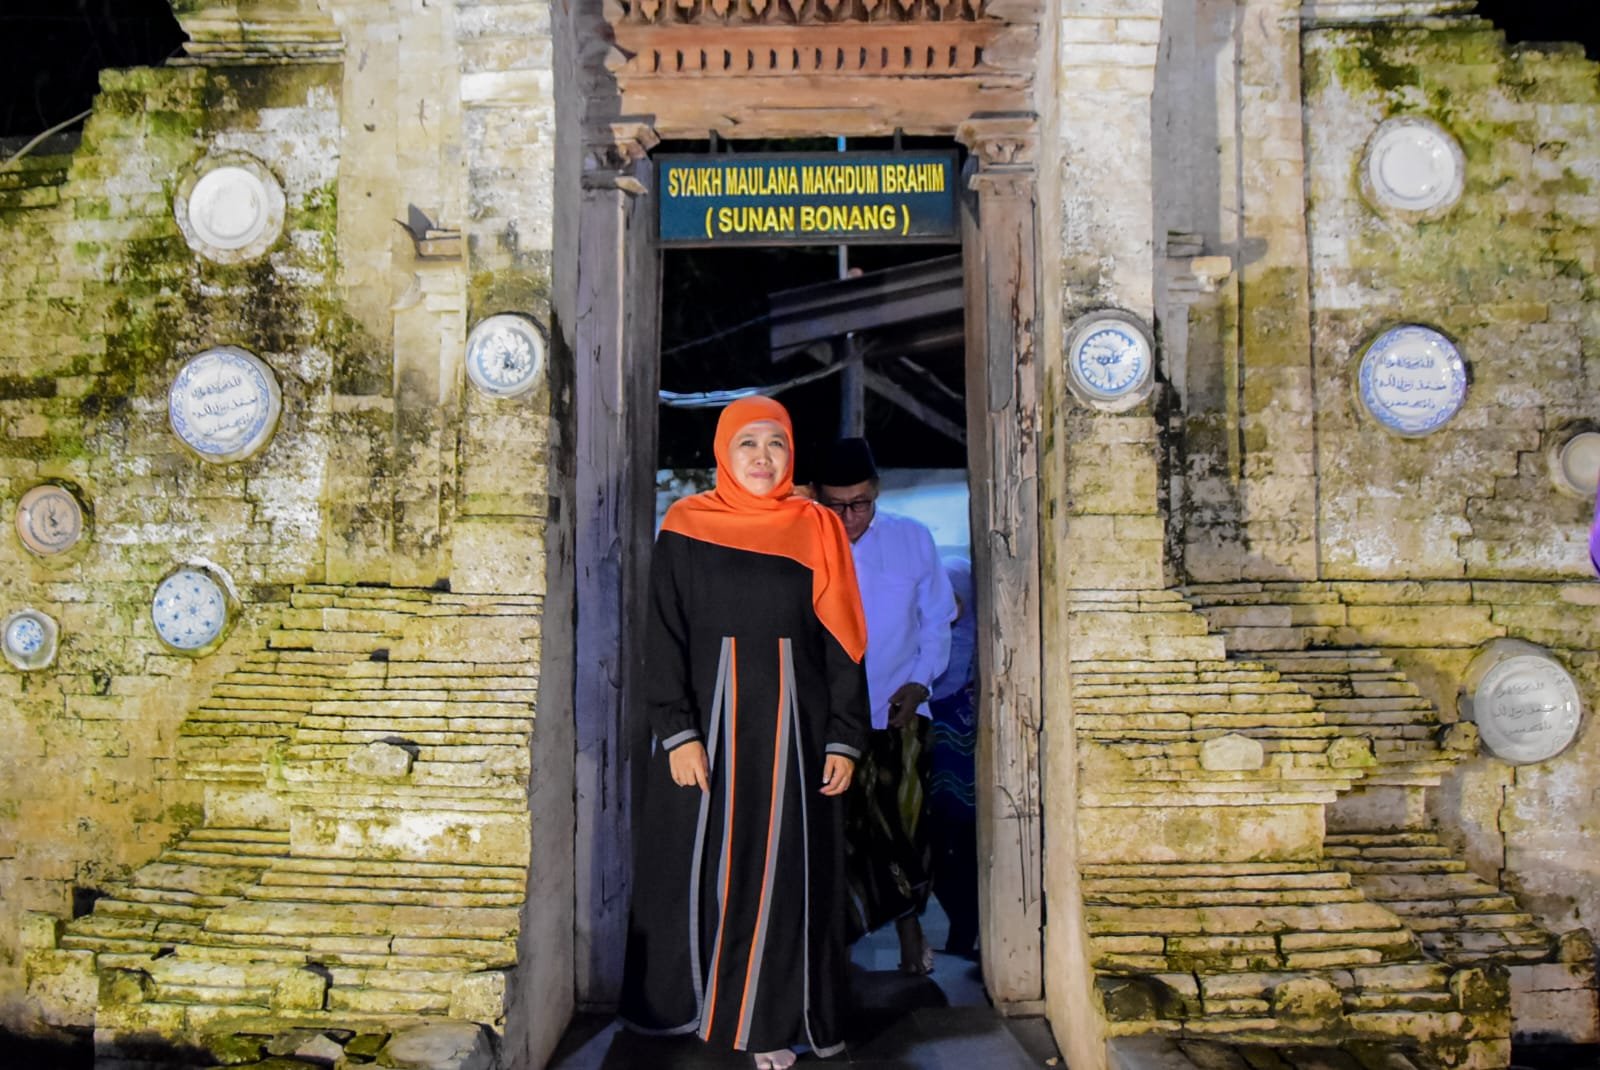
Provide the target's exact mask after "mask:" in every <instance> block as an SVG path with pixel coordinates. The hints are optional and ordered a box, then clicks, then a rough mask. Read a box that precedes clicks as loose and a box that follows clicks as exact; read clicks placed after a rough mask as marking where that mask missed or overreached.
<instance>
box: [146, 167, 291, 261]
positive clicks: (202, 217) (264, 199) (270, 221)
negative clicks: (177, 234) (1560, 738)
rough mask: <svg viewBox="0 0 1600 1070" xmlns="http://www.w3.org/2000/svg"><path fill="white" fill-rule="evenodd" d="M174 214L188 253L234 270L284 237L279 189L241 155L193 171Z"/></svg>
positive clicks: (175, 202)
mask: <svg viewBox="0 0 1600 1070" xmlns="http://www.w3.org/2000/svg"><path fill="white" fill-rule="evenodd" d="M172 213H173V216H174V218H176V219H177V221H178V229H180V230H181V231H183V236H184V240H186V241H187V242H188V243H189V248H191V249H193V250H194V251H195V252H197V253H199V254H200V255H201V256H203V257H205V258H206V259H208V260H215V261H217V262H218V263H223V264H236V263H240V262H242V261H245V260H253V259H255V258H256V257H258V256H260V255H261V254H262V253H265V252H266V251H267V250H268V249H270V248H271V247H272V246H273V244H274V243H275V242H276V241H277V240H278V235H279V234H280V233H282V231H283V213H284V196H283V187H282V186H280V185H279V184H278V180H277V178H276V177H275V176H274V175H273V174H272V172H271V171H270V170H268V169H267V166H266V165H265V164H264V163H262V162H261V161H260V160H257V159H256V158H255V157H253V156H249V155H247V154H245V153H241V152H228V153H220V154H217V155H214V156H210V157H207V158H206V159H204V160H202V161H200V162H199V163H198V164H196V165H195V166H194V167H192V168H191V169H190V170H189V171H188V172H187V173H186V174H185V175H184V177H183V179H182V181H180V183H179V185H178V192H177V196H176V197H175V198H174V199H173V202H172Z"/></svg>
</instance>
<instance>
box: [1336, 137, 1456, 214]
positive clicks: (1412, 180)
mask: <svg viewBox="0 0 1600 1070" xmlns="http://www.w3.org/2000/svg"><path fill="white" fill-rule="evenodd" d="M1466 171H1467V160H1466V155H1465V154H1464V153H1463V152H1462V151H1461V143H1460V142H1458V141H1457V140H1456V139H1455V138H1454V137H1452V136H1451V134H1450V132H1449V131H1447V130H1445V128H1444V127H1442V126H1440V125H1439V124H1438V123H1436V122H1434V121H1433V120H1432V119H1427V118H1424V117H1422V116H1420V115H1403V116H1397V117H1395V118H1393V119H1385V120H1384V121H1383V122H1382V123H1379V124H1378V128H1377V129H1376V130H1374V131H1373V132H1372V136H1371V137H1370V138H1368V139H1367V145H1366V149H1365V151H1364V152H1363V154H1362V157H1361V178H1360V181H1361V192H1362V194H1363V195H1364V196H1365V197H1366V199H1367V203H1369V204H1371V205H1372V206H1373V207H1374V208H1376V209H1378V210H1379V211H1380V212H1393V213H1399V214H1402V215H1406V216H1411V217H1415V218H1419V219H1430V218H1434V217H1436V216H1440V215H1443V214H1444V213H1446V212H1448V211H1449V210H1450V209H1451V208H1453V207H1455V204H1456V202H1457V201H1459V200H1460V199H1461V194H1462V191H1463V190H1464V189H1465V188H1466Z"/></svg>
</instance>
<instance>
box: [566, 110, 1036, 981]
mask: <svg viewBox="0 0 1600 1070" xmlns="http://www.w3.org/2000/svg"><path fill="white" fill-rule="evenodd" d="M954 132H955V133H956V135H957V137H958V139H959V140H960V141H961V143H962V144H964V145H965V146H966V147H967V149H968V150H969V152H970V154H971V158H970V160H969V163H968V167H967V173H966V178H967V187H968V190H969V194H968V195H967V196H966V197H965V198H964V210H963V211H964V217H965V219H964V226H963V242H962V250H963V260H964V268H965V278H966V323H967V326H966V331H967V340H968V343H967V405H968V436H967V437H968V451H969V452H968V457H969V460H968V481H969V487H970V489H971V501H972V515H971V521H972V555H973V569H974V579H975V582H976V583H977V585H978V587H977V589H978V590H979V591H980V592H986V597H985V596H980V597H981V598H984V608H983V610H982V616H981V617H980V621H979V650H978V664H979V671H980V674H981V678H982V687H981V689H980V692H979V696H978V714H979V746H978V781H979V784H980V791H979V799H978V821H979V858H980V866H979V871H980V878H981V879H980V903H981V907H980V909H981V915H982V928H981V935H980V940H981V944H982V956H983V973H984V979H985V983H986V984H987V985H988V988H989V992H990V995H991V997H992V998H993V999H994V1000H995V1002H996V1003H997V1004H998V1005H1000V1006H1002V1007H1004V1008H1006V1009H1009V1010H1011V1011H1014V1012H1017V1013H1042V1011H1043V995H1044V976H1043V946H1042V944H1043V917H1044V914H1043V888H1044V875H1043V870H1042V859H1043V850H1042V846H1043V845H1042V835H1041V830H1042V785H1041V781H1040V775H1039V753H1040V751H1039V731H1040V726H1041V723H1042V720H1041V716H1042V707H1041V694H1042V672H1043V665H1042V643H1041V620H1040V605H1041V573H1040V556H1039V539H1040V526H1039V519H1040V509H1041V502H1040V498H1039V494H1040V486H1041V484H1040V480H1039V478H1038V476H1039V472H1038V463H1039V461H1038V458H1039V450H1040V442H1039V428H1040V427H1041V426H1042V419H1041V414H1040V411H1039V402H1040V396H1041V395H1040V382H1039V371H1038V366H1037V363H1036V361H1035V359H1034V358H1035V354H1036V353H1037V351H1038V346H1037V331H1038V322H1039V318H1038V314H1037V310H1038V308H1039V294H1038V279H1039V265H1038V251H1037V233H1038V196H1037V189H1038V181H1037V172H1036V165H1035V159H1036V149H1037V145H1038V143H1039V137H1038V120H1037V117H1036V116H1035V115H1033V114H1032V113H1005V114H985V115H977V116H972V117H970V118H969V119H967V120H966V121H965V122H963V123H962V124H961V125H960V127H959V130H956V131H954ZM747 136H751V137H758V136H761V132H760V131H754V130H752V131H748V132H747ZM780 136H793V134H792V131H788V132H785V134H784V135H780ZM656 140H657V139H656V135H655V132H654V130H653V128H652V126H651V123H650V122H649V121H648V120H620V121H618V122H614V123H611V124H608V125H607V126H606V127H604V128H601V129H597V130H596V131H594V132H593V133H592V135H591V139H590V145H589V153H588V161H587V164H588V165H587V169H586V171H585V176H584V184H583V185H584V188H583V209H582V214H581V215H580V218H579V233H578V248H579V265H580V266H579V294H580V298H579V304H578V321H577V323H576V325H575V333H576V337H577V345H576V347H575V350H576V351H575V353H574V359H575V360H576V362H577V367H576V369H575V373H576V379H577V389H576V391H575V397H574V410H575V411H574V423H575V425H576V447H577V450H578V457H577V493H576V500H577V503H578V505H577V509H578V513H577V517H576V525H577V538H576V555H577V560H576V573H577V622H576V623H577V635H578V641H577V643H576V652H577V664H576V666H575V678H576V693H575V703H574V709H575V712H576V716H577V720H578V731H577V735H578V788H577V809H578V815H577V828H576V836H577V842H576V857H577V867H578V874H577V885H576V897H577V901H576V903H575V928H576V933H575V940H576V948H575V951H576V961H577V967H576V975H575V978H574V981H575V984H576V987H577V998H578V1002H579V1004H580V1006H588V1007H604V1006H613V1005H615V1003H616V998H617V994H618V992H619V991H620V987H621V972H622V952H623V947H624V941H625V938H626V924H627V909H628V894H629V889H630V880H629V873H628V865H629V858H628V852H629V847H630V837H629V834H628V830H629V827H630V823H629V812H628V810H629V803H630V799H631V796H632V781H633V772H632V771H631V769H630V763H629V754H628V746H627V744H628V742H629V741H630V740H629V736H628V730H629V729H628V725H629V719H628V718H627V717H626V716H625V712H626V711H627V709H628V708H629V705H630V703H631V697H632V693H633V686H632V681H633V678H634V677H635V675H636V673H637V671H638V669H639V665H638V659H637V650H638V647H637V642H636V639H635V636H634V634H633V632H632V631H631V626H632V625H633V624H636V623H637V622H638V621H639V620H640V619H641V617H642V613H640V612H639V608H640V607H641V606H642V599H643V595H644V589H645V576H646V568H645V563H646V562H647V561H648V556H649V546H650V541H651V536H652V533H653V528H654V518H655V501H654V494H653V486H654V472H655V464H656V420H655V405H656V397H655V394H656V389H657V384H658V382H659V375H660V367H659V348H660V337H659V330H658V306H659V264H660V253H659V250H657V249H656V247H655V236H654V230H653V227H654V215H655V212H654V203H653V200H652V198H651V195H650V192H651V187H650V174H651V168H650V165H649V162H648V152H649V149H650V148H651V147H653V146H654V144H655V143H656ZM980 220H981V224H982V225H981V226H980V225H979V222H980Z"/></svg>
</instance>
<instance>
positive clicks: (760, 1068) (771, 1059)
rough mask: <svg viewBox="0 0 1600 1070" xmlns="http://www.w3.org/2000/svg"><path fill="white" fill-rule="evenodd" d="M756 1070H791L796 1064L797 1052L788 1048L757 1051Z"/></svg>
mask: <svg viewBox="0 0 1600 1070" xmlns="http://www.w3.org/2000/svg"><path fill="white" fill-rule="evenodd" d="M755 1060H756V1070H789V1067H791V1066H793V1065H794V1061H795V1054H794V1052H792V1051H790V1050H789V1049H788V1048H779V1049H778V1050H777V1051H758V1052H756V1053H755Z"/></svg>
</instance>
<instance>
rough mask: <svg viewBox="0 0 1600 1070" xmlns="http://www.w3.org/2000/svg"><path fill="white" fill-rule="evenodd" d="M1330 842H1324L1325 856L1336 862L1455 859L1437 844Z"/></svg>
mask: <svg viewBox="0 0 1600 1070" xmlns="http://www.w3.org/2000/svg"><path fill="white" fill-rule="evenodd" d="M1330 841H1331V838H1329V839H1325V840H1324V841H1323V848H1322V849H1323V854H1325V855H1326V856H1327V857H1328V858H1330V859H1335V860H1338V859H1345V858H1357V859H1360V860H1361V861H1363V862H1369V863H1371V862H1384V861H1388V860H1390V859H1392V860H1394V861H1397V862H1415V861H1424V860H1428V859H1441V858H1453V857H1454V854H1453V853H1452V852H1451V851H1450V849H1449V848H1448V847H1444V846H1442V845H1440V844H1437V843H1402V844H1376V843H1371V844H1343V843H1338V842H1330Z"/></svg>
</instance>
